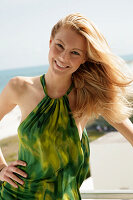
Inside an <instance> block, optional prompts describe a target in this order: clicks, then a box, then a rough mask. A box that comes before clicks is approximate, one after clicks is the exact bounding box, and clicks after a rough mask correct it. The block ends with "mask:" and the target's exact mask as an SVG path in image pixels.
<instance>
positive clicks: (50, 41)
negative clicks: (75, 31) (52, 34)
mask: <svg viewBox="0 0 133 200" xmlns="http://www.w3.org/2000/svg"><path fill="white" fill-rule="evenodd" d="M51 43H52V38H50V40H49V48H50V46H51Z"/></svg>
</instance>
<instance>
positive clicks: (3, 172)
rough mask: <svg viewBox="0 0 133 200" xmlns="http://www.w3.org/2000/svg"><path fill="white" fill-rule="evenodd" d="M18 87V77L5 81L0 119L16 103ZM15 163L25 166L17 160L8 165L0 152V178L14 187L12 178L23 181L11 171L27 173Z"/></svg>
mask: <svg viewBox="0 0 133 200" xmlns="http://www.w3.org/2000/svg"><path fill="white" fill-rule="evenodd" d="M20 89H21V79H20V78H19V77H14V78H12V79H10V81H9V82H8V83H7V85H6V86H5V88H4V89H3V91H2V92H1V94H0V120H1V119H2V118H3V117H4V116H5V115H6V114H7V113H9V112H10V111H11V110H12V109H13V108H14V107H15V106H16V105H17V104H18V102H19V98H20V96H21V93H20ZM17 165H22V166H26V163H25V162H24V161H21V160H17V161H14V162H12V163H10V165H7V163H6V161H5V159H4V156H3V154H2V152H0V180H1V181H6V182H8V183H9V184H11V185H12V186H14V187H18V186H17V184H15V182H14V181H13V180H15V181H17V182H18V183H20V184H23V183H24V182H23V181H22V180H21V179H19V178H18V177H17V176H16V175H15V174H14V173H13V172H15V173H17V174H19V175H21V176H24V177H26V176H27V174H26V173H25V172H23V171H22V170H20V169H18V168H17V167H16V166H17Z"/></svg>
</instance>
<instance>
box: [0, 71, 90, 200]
mask: <svg viewBox="0 0 133 200" xmlns="http://www.w3.org/2000/svg"><path fill="white" fill-rule="evenodd" d="M40 81H41V84H42V87H43V90H44V94H45V96H44V98H43V99H42V100H41V101H40V103H39V104H38V105H37V106H36V107H35V108H34V110H33V111H32V112H31V113H30V114H29V115H28V116H27V117H26V119H25V120H24V121H23V122H22V123H21V124H20V125H19V127H18V138H19V151H18V160H23V161H25V162H26V163H27V166H26V167H24V166H17V167H18V168H19V169H21V170H23V171H25V172H26V173H27V174H28V177H27V178H24V177H22V176H20V175H18V174H17V176H18V177H19V178H21V179H22V180H23V181H24V185H20V184H19V183H17V182H16V183H17V185H18V188H14V187H13V186H12V185H10V184H9V183H7V182H6V181H4V182H3V183H2V185H1V190H0V200H15V199H16V200H24V199H27V200H80V199H81V195H80V192H79V188H80V186H81V184H82V182H83V180H85V179H86V178H87V177H89V176H90V171H89V155H90V149H89V140H88V136H87V132H86V130H85V129H84V131H83V134H82V139H81V140H80V138H79V133H78V129H77V126H76V123H75V120H74V118H73V116H72V114H71V113H70V112H71V110H70V106H69V101H68V94H69V93H70V92H71V90H72V88H73V85H71V86H70V88H69V89H68V91H67V93H66V94H65V95H64V96H62V97H61V98H57V99H52V98H50V97H49V96H48V95H47V91H46V87H45V74H43V75H41V76H40Z"/></svg>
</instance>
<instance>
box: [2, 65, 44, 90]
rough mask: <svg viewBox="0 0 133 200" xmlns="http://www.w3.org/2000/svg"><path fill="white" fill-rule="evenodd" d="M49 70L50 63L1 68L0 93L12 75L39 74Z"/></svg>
mask: <svg viewBox="0 0 133 200" xmlns="http://www.w3.org/2000/svg"><path fill="white" fill-rule="evenodd" d="M47 70H48V65H44V66H43V65H42V66H34V67H23V68H16V69H6V70H0V93H1V92H2V90H3V88H4V87H5V86H6V84H7V83H8V81H9V80H10V79H11V78H12V77H15V76H31V77H32V76H39V75H42V74H44V73H46V72H47Z"/></svg>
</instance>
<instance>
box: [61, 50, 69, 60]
mask: <svg viewBox="0 0 133 200" xmlns="http://www.w3.org/2000/svg"><path fill="white" fill-rule="evenodd" d="M59 59H60V61H62V62H64V63H66V62H68V61H69V52H67V51H66V50H64V51H62V52H61V53H60V56H59Z"/></svg>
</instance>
